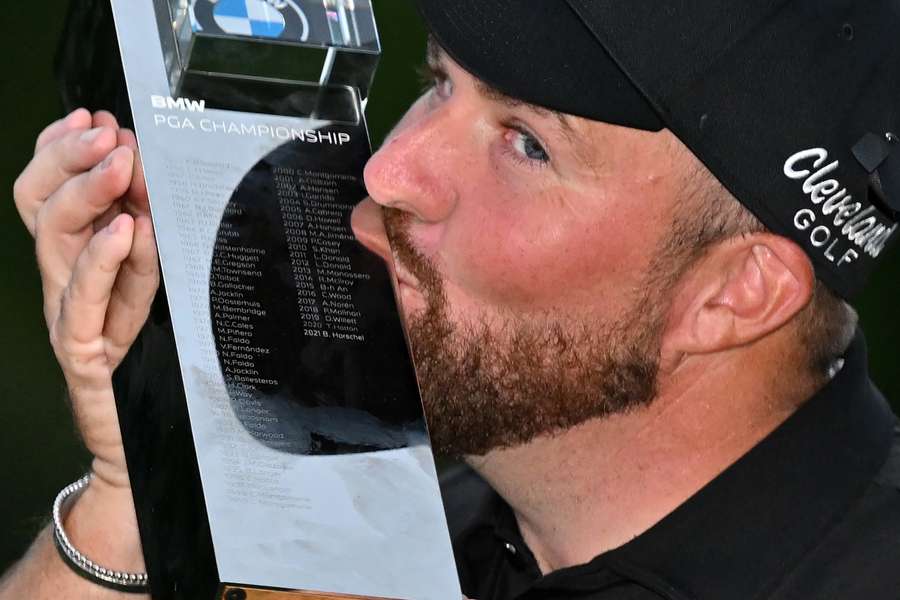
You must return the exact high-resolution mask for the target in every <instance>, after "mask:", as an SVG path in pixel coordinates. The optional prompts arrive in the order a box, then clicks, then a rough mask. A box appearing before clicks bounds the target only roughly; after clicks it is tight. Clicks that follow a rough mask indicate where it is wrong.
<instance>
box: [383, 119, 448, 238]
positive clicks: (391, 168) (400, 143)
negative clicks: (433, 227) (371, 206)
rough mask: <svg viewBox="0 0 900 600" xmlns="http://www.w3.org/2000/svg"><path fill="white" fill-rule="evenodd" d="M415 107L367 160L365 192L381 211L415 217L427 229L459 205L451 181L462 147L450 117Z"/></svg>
mask: <svg viewBox="0 0 900 600" xmlns="http://www.w3.org/2000/svg"><path fill="white" fill-rule="evenodd" d="M423 102H424V101H421V102H420V103H419V105H417V106H416V107H414V108H413V109H412V110H411V111H410V113H409V114H408V115H407V116H406V117H405V118H404V119H403V121H401V122H400V124H399V125H398V126H397V128H396V129H395V130H394V131H393V132H392V133H391V135H390V136H389V137H388V139H387V140H386V141H385V143H384V145H383V146H382V147H381V149H380V150H378V152H376V153H375V155H374V156H373V157H372V158H371V159H370V160H369V162H368V164H367V165H366V169H365V182H366V189H367V190H368V192H369V195H370V196H371V198H372V199H373V200H374V201H375V202H377V203H378V204H381V205H382V206H389V207H391V208H395V209H398V210H403V211H407V212H409V213H412V214H413V216H415V218H416V219H417V220H418V221H420V222H423V223H439V222H440V221H442V220H444V219H445V218H446V217H447V216H448V215H449V214H450V213H452V212H453V209H454V207H455V204H456V193H455V191H454V180H455V177H453V176H452V173H453V169H454V165H455V164H456V162H457V161H456V158H455V155H456V154H457V150H456V148H457V147H458V144H457V143H455V141H454V140H453V139H452V138H453V137H454V135H458V131H459V128H458V126H456V128H454V124H453V119H454V116H453V114H452V111H451V110H450V109H449V108H448V107H446V106H442V107H439V108H436V109H434V110H426V109H424V108H423V107H422V106H421V104H422V103H423ZM457 177H458V175H457Z"/></svg>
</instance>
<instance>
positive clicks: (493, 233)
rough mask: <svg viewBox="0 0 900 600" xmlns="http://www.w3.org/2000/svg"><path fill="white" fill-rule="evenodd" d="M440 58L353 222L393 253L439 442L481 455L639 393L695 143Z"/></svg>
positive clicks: (371, 171) (644, 396) (624, 405)
mask: <svg viewBox="0 0 900 600" xmlns="http://www.w3.org/2000/svg"><path fill="white" fill-rule="evenodd" d="M429 54H430V56H429V64H430V67H431V70H432V71H433V72H434V73H435V84H434V86H433V87H432V88H431V89H430V90H429V91H428V92H427V93H426V94H425V95H424V96H423V97H422V98H420V99H419V101H418V102H417V103H416V104H415V105H414V106H413V107H412V108H411V109H410V111H409V112H408V114H407V115H406V116H405V117H404V118H403V120H402V121H401V122H400V123H399V124H398V126H397V128H396V129H395V130H394V132H393V133H392V134H391V136H390V138H389V139H388V140H387V141H386V142H385V144H384V145H383V147H382V148H381V150H380V151H379V152H378V153H377V154H376V155H375V156H374V157H373V158H372V160H371V161H370V162H369V164H368V166H367V168H366V173H365V177H366V185H367V187H368V190H369V193H370V195H371V200H367V201H365V202H364V203H363V204H362V205H360V207H358V209H357V211H356V213H355V214H354V228H355V230H356V232H357V235H358V237H359V238H360V239H361V241H363V243H365V244H366V245H367V246H369V247H370V248H371V249H372V250H373V251H375V252H378V253H379V254H381V255H382V256H384V257H385V259H390V258H391V257H392V255H393V258H394V259H395V262H396V274H397V276H398V279H399V289H398V293H399V296H400V298H401V301H402V306H403V311H404V313H405V316H406V321H407V327H408V331H409V335H410V340H411V343H412V347H413V352H414V355H415V359H416V365H417V369H418V372H419V379H420V384H421V386H422V392H423V398H424V401H425V404H426V410H427V413H428V415H429V424H430V429H431V434H432V439H433V441H434V444H435V448H436V450H438V451H440V452H445V453H450V454H455V455H481V454H485V453H487V452H488V451H490V450H492V449H495V448H501V447H508V446H513V445H517V444H521V443H525V442H528V441H529V440H531V439H533V438H534V437H535V436H539V435H544V434H551V433H553V432H556V431H559V430H562V429H565V428H568V427H571V426H574V425H577V424H579V423H581V422H583V421H585V420H587V419H591V418H597V417H602V416H605V415H609V414H612V413H615V412H621V411H624V410H629V409H634V408H636V407H639V406H641V405H643V404H646V403H647V402H649V400H651V399H652V397H653V394H654V390H655V378H656V370H657V368H656V365H657V362H658V355H659V336H660V332H661V328H662V326H663V324H664V316H665V312H666V308H667V302H666V298H667V297H668V295H669V288H670V287H671V285H670V283H671V282H670V281H668V279H667V278H666V276H665V275H666V273H667V272H668V271H670V270H671V269H670V268H669V265H668V264H667V262H666V260H665V258H666V257H665V256H662V255H661V253H660V252H659V249H660V248H661V247H663V245H664V243H665V241H666V240H667V239H668V233H669V229H670V226H671V222H672V219H673V215H674V214H675V208H676V206H675V205H676V200H677V198H678V195H679V194H678V192H679V191H680V190H681V189H682V188H683V186H684V184H685V176H684V173H685V170H686V168H687V166H688V165H689V163H690V158H689V155H687V153H686V151H684V150H683V147H682V146H681V145H680V144H679V143H678V142H677V141H676V140H675V138H674V137H673V136H672V135H671V134H669V133H668V132H661V133H648V132H642V131H637V130H632V129H626V128H621V127H616V126H612V125H607V124H603V123H598V122H592V121H587V120H584V119H579V118H575V117H571V116H563V115H559V114H556V113H553V112H550V111H546V110H542V109H537V108H535V107H532V106H530V105H527V104H523V103H519V102H515V101H512V100H510V99H509V98H506V97H504V96H502V95H500V94H498V93H497V92H495V91H493V90H491V89H489V88H488V87H487V86H485V85H484V84H483V83H482V82H480V81H478V80H477V79H475V78H473V77H472V76H471V75H469V74H468V73H467V72H466V71H464V70H463V69H462V68H460V67H459V66H458V65H457V64H455V63H454V62H453V61H452V60H451V59H450V58H449V57H448V56H447V55H446V54H444V53H443V52H441V51H440V50H439V49H436V48H433V49H432V51H431V52H430V53H429ZM378 205H381V206H382V207H384V208H385V210H384V211H383V212H384V219H383V221H384V227H385V229H386V231H387V236H388V237H389V238H390V241H391V248H392V249H391V248H389V247H388V245H387V242H386V239H385V235H384V231H383V230H382V225H381V223H382V219H381V215H380V214H379V212H380V211H378ZM389 262H390V261H389Z"/></svg>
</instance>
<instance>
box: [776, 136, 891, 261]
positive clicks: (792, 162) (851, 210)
mask: <svg viewBox="0 0 900 600" xmlns="http://www.w3.org/2000/svg"><path fill="white" fill-rule="evenodd" d="M840 166H841V163H840V161H837V160H835V161H832V162H828V151H827V150H825V149H824V148H810V149H808V150H802V151H800V152H797V153H796V154H794V155H793V156H791V157H790V158H788V159H787V161H786V162H785V163H784V174H785V176H786V177H788V178H790V179H794V180H797V181H800V180H803V193H805V194H806V195H807V196H808V197H809V200H810V202H811V203H812V205H813V206H814V207H815V208H814V209H813V208H803V209H801V210H799V211H798V212H797V214H796V215H794V226H795V227H796V228H797V229H798V230H800V231H804V232H809V239H810V242H811V243H812V245H813V246H814V247H815V248H824V256H825V258H826V259H828V260H829V261H831V262H835V263H837V265H838V266H839V267H840V266H843V265H846V264H849V263H852V262H854V261H855V260H856V259H858V258H859V252H858V251H857V250H856V249H854V248H848V244H849V245H853V246H856V248H859V249H860V250H861V251H862V252H864V253H866V254H868V255H869V256H871V257H872V258H877V257H878V255H879V254H881V252H882V250H884V247H885V245H886V244H887V242H888V240H889V239H890V237H891V235H893V233H894V232H895V231H896V230H897V225H893V226H891V223H889V222H887V223H886V222H882V221H881V220H880V219H879V216H880V215H879V214H878V213H877V212H876V210H875V207H874V206H868V207H865V208H864V207H863V204H862V203H861V202H856V201H854V200H853V196H851V195H849V193H848V192H847V188H846V187H845V186H843V185H842V184H841V182H840V181H839V180H838V179H836V178H834V177H829V176H830V175H831V174H832V173H834V172H835V171H837V170H838V169H839V168H840ZM842 238H843V239H842Z"/></svg>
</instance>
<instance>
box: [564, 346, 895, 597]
mask: <svg viewBox="0 0 900 600" xmlns="http://www.w3.org/2000/svg"><path fill="white" fill-rule="evenodd" d="M845 361H846V362H845V364H844V367H843V369H841V371H840V372H839V373H838V374H837V375H836V376H835V377H834V379H832V380H831V381H830V382H829V383H828V384H827V385H826V386H825V387H824V388H823V389H822V390H821V391H820V392H819V393H817V394H816V395H815V396H814V397H813V398H812V399H811V400H809V401H808V402H807V403H805V404H804V405H803V406H802V407H801V408H800V409H799V410H798V411H797V412H796V413H794V415H792V416H791V417H790V418H789V419H788V420H787V421H786V422H785V423H783V424H782V425H781V426H780V427H778V428H777V429H776V430H775V431H774V432H773V433H771V434H770V435H769V436H768V437H766V438H765V439H764V440H763V441H762V442H761V443H759V444H758V445H757V446H756V447H754V448H753V449H752V450H751V451H750V452H749V453H747V454H746V455H745V456H744V457H743V458H741V459H740V460H738V461H737V462H736V463H734V464H733V465H732V466H731V467H729V468H728V469H727V470H726V471H725V472H723V473H722V474H721V475H720V476H719V477H717V478H716V479H715V480H713V481H712V482H711V483H710V484H708V485H707V486H706V487H704V488H703V489H702V490H701V491H700V492H698V493H697V494H696V495H695V496H693V497H692V498H690V499H689V500H688V501H687V502H685V503H684V504H682V505H681V506H680V507H679V508H677V509H676V510H675V511H674V512H672V513H671V514H669V515H668V516H667V517H666V518H664V519H663V520H662V521H660V522H659V523H657V524H656V525H655V526H654V527H652V528H651V529H650V530H649V531H647V532H646V533H644V534H642V535H640V536H638V537H637V538H635V539H634V540H632V541H631V542H629V543H628V544H626V545H624V546H622V547H620V548H618V549H616V550H613V551H611V552H608V553H606V554H605V555H601V556H600V557H598V558H597V559H595V561H592V563H598V564H599V563H604V564H606V565H607V566H610V567H612V568H614V569H616V568H617V567H618V570H620V572H621V571H622V570H624V571H631V572H635V571H639V572H643V573H644V574H645V575H646V576H647V577H648V578H649V579H652V580H655V581H658V582H660V585H661V587H663V588H666V589H670V590H672V588H674V590H672V592H674V591H676V590H679V591H680V592H681V594H677V593H672V594H670V595H671V596H672V597H678V596H680V595H684V596H687V597H695V598H751V597H757V596H758V594H760V593H761V592H764V591H765V590H767V589H771V588H773V587H774V586H775V585H777V584H778V582H779V581H780V580H781V578H782V577H783V576H784V575H785V573H786V572H787V571H788V570H789V569H790V568H792V567H793V566H795V565H796V564H797V563H798V562H799V560H800V559H801V558H802V557H803V556H804V555H805V554H806V553H807V552H809V551H810V550H811V549H812V548H813V547H814V545H815V544H816V543H817V542H818V541H819V540H821V538H822V536H823V535H824V533H825V532H826V531H827V529H828V527H829V526H830V525H831V524H832V523H834V522H835V520H836V518H837V517H838V516H839V515H840V514H842V513H843V512H844V511H846V510H847V508H848V507H849V506H850V505H851V504H852V503H853V501H854V499H856V498H857V497H858V496H859V495H860V494H861V493H862V491H863V489H864V488H865V486H866V485H867V484H868V483H870V482H871V481H872V478H873V477H874V475H875V474H876V472H877V470H878V468H879V467H880V466H881V465H882V464H883V463H884V461H885V459H886V457H887V455H888V452H889V449H890V444H891V434H892V429H893V426H894V420H895V418H894V417H893V415H892V413H891V409H890V408H889V407H888V405H887V403H886V402H885V400H884V398H883V397H882V396H881V394H880V393H879V392H878V391H877V390H876V389H875V388H874V386H873V385H872V383H871V381H870V380H869V377H868V364H867V358H866V346H865V341H864V339H863V337H862V334H861V333H860V334H858V335H857V337H856V339H855V340H854V342H853V343H852V345H851V347H850V349H849V350H848V352H847V354H846V356H845ZM587 566H590V565H586V567H587ZM551 577H553V576H552V575H551Z"/></svg>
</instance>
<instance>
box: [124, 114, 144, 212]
mask: <svg viewBox="0 0 900 600" xmlns="http://www.w3.org/2000/svg"><path fill="white" fill-rule="evenodd" d="M118 142H119V145H120V146H125V147H127V148H131V150H132V151H133V152H134V155H135V160H134V172H133V175H132V178H131V187H129V188H128V192H127V193H126V194H125V198H124V199H123V200H124V204H125V210H127V211H128V212H129V213H130V214H131V215H132V216H135V217H136V216H139V215H148V216H149V215H150V199H149V198H148V197H147V183H146V181H145V180H144V165H143V164H142V163H141V155H140V152H139V151H138V145H137V138H136V137H135V135H134V132H133V131H131V130H130V129H120V130H119V139H118Z"/></svg>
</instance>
